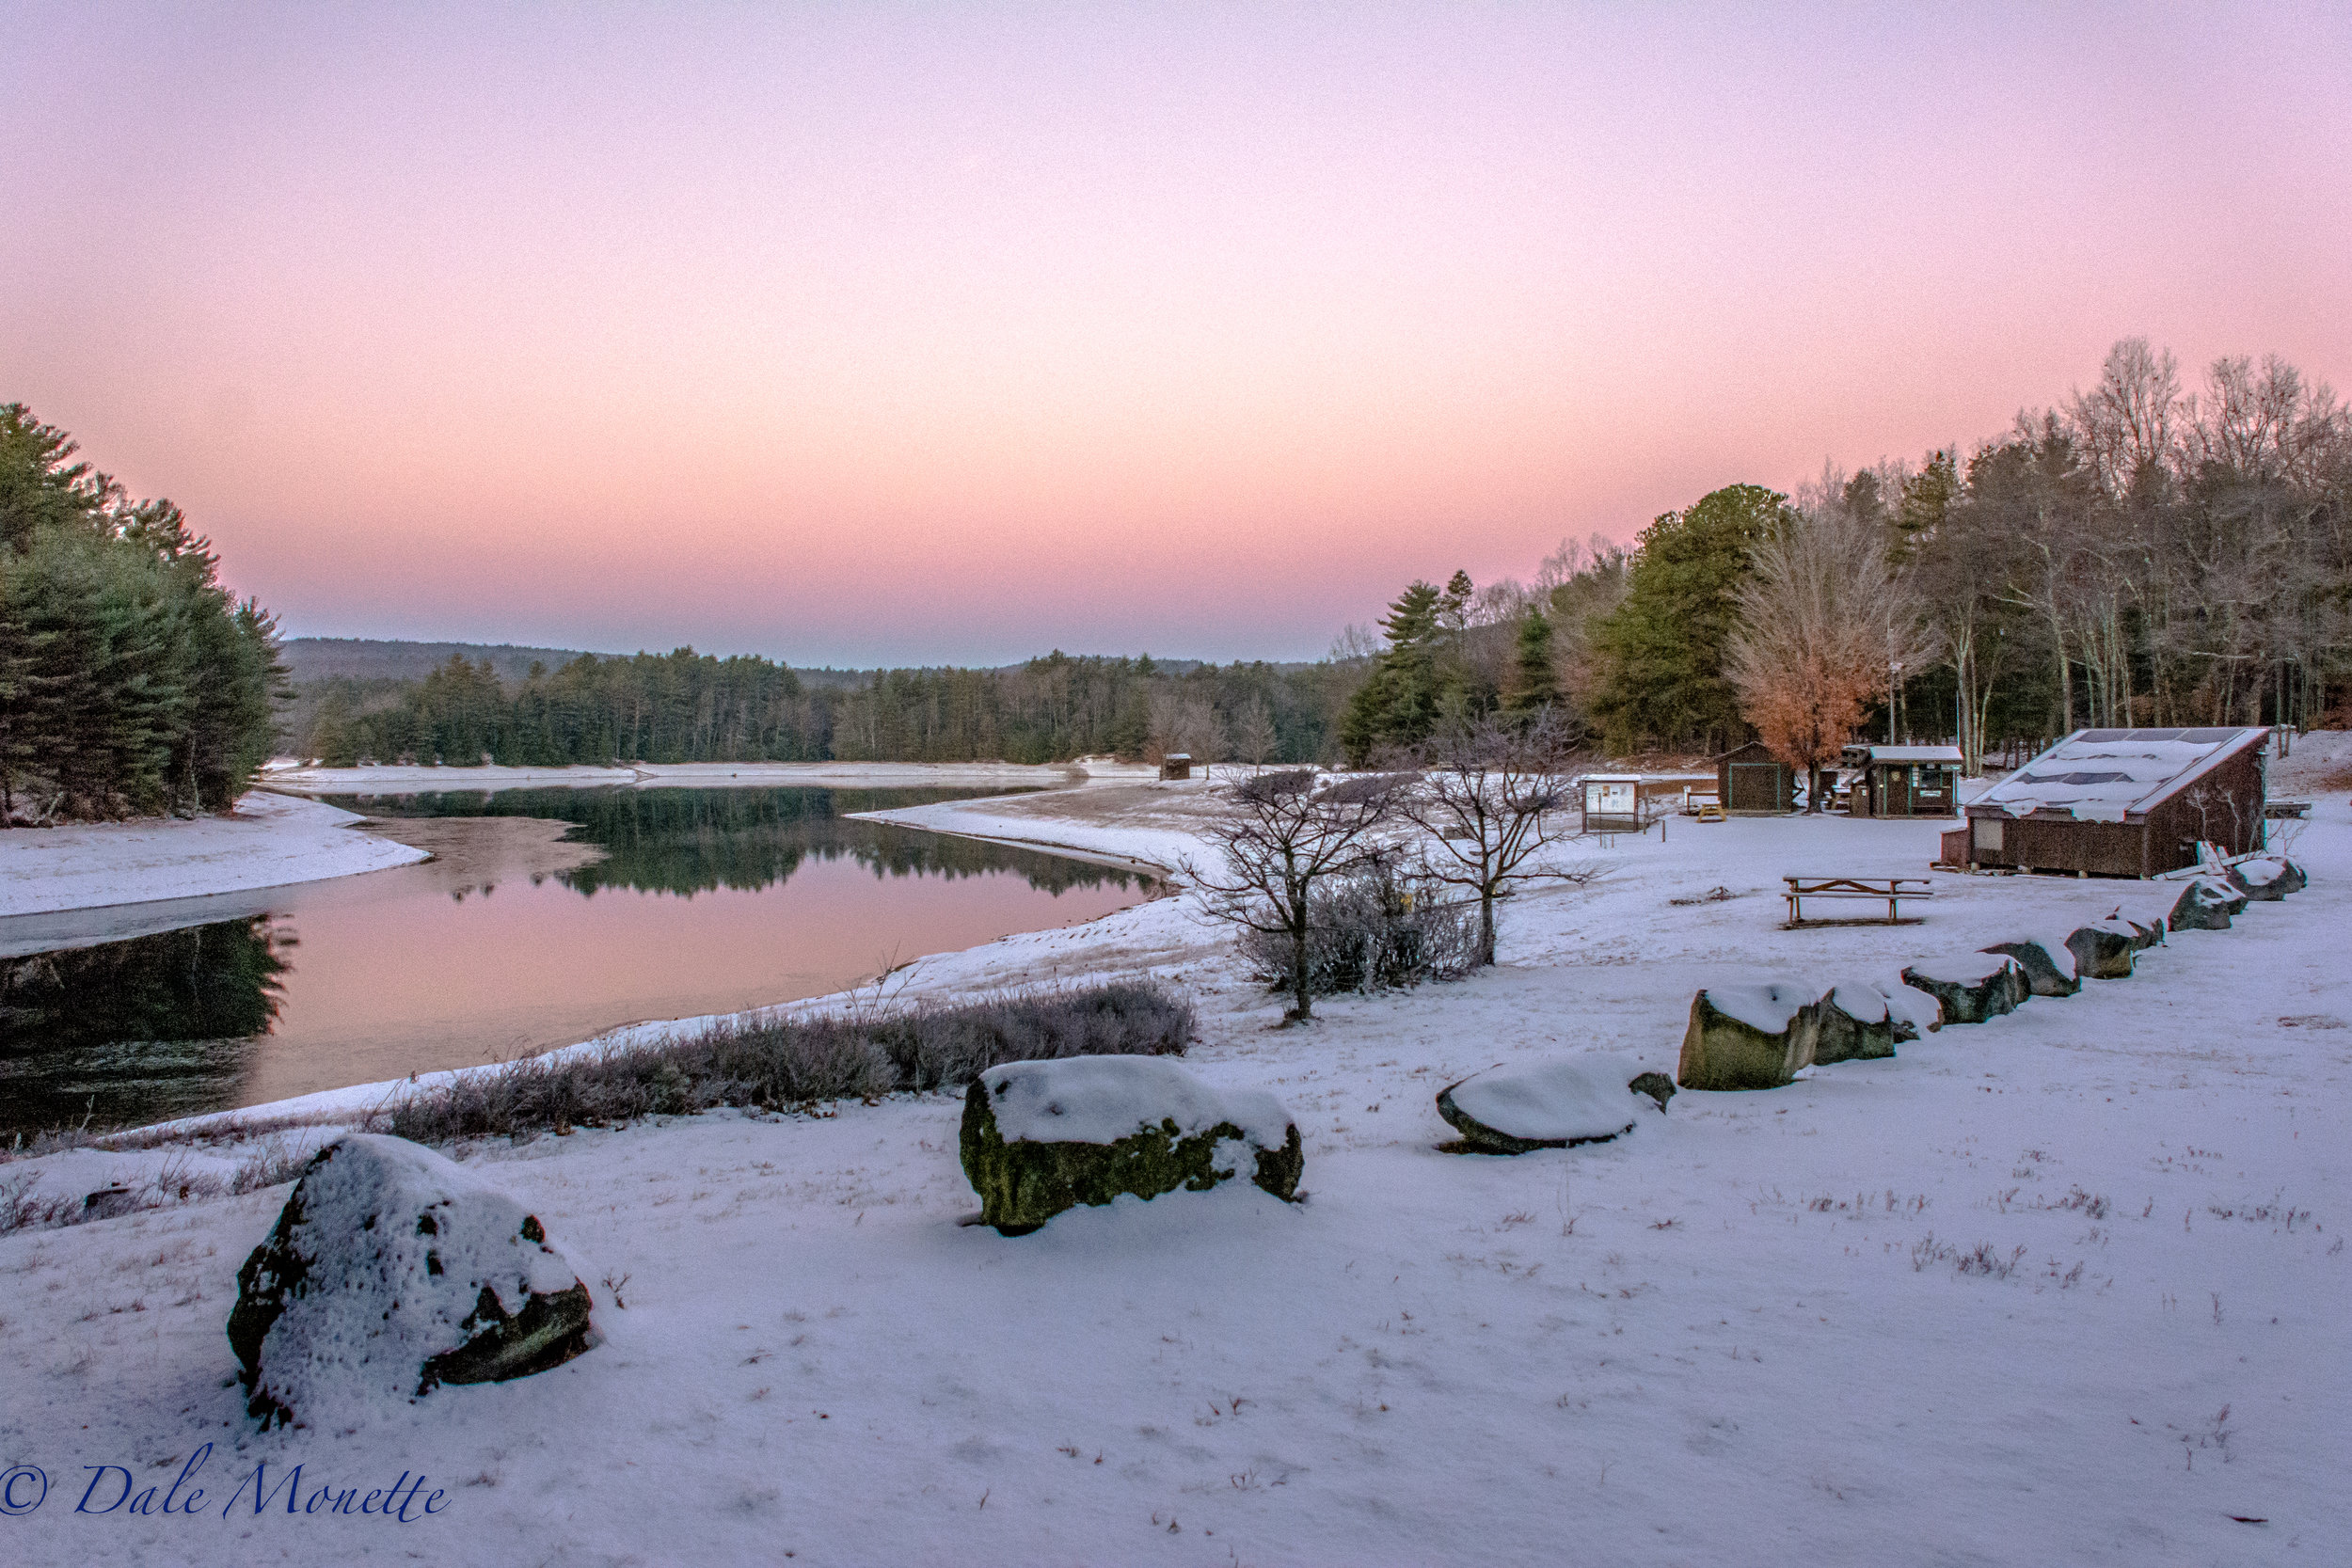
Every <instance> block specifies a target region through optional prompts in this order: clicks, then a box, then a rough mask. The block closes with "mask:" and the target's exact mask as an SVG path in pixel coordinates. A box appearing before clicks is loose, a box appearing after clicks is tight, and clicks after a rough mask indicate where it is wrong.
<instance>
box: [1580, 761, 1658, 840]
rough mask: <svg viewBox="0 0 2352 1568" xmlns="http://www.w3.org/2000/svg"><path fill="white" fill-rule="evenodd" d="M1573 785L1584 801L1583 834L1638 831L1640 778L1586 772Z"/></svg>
mask: <svg viewBox="0 0 2352 1568" xmlns="http://www.w3.org/2000/svg"><path fill="white" fill-rule="evenodd" d="M1577 783H1578V784H1579V786H1580V793H1581V797H1582V799H1583V802H1584V825H1583V831H1584V832H1588V833H1638V832H1641V831H1642V775H1640V774H1639V773H1587V774H1585V775H1584V777H1583V778H1581V779H1580V780H1578V781H1577Z"/></svg>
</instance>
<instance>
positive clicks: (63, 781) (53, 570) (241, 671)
mask: <svg viewBox="0 0 2352 1568" xmlns="http://www.w3.org/2000/svg"><path fill="white" fill-rule="evenodd" d="M76 451H77V448H76V446H75V444H74V442H73V440H72V437H71V436H68V435H67V434H66V433H65V432H64V431H62V430H59V429H57V428H56V427H55V426H53V425H46V424H43V423H41V422H40V420H37V419H36V418H34V417H33V414H32V412H31V411H30V410H29V409H27V408H26V407H25V406H24V404H21V403H10V404H0V827H8V826H14V825H16V824H18V823H20V822H56V821H71V820H86V819H93V818H112V817H129V816H159V815H163V814H166V813H171V814H176V815H180V816H194V815H197V814H199V813H203V812H217V811H225V810H227V809H228V808H229V806H230V804H231V803H232V802H233V801H234V800H236V798H237V797H238V796H239V795H241V794H243V793H244V792H245V788H246V784H248V783H249V782H250V781H251V779H252V777H253V774H254V772H255V770H256V769H257V768H260V767H261V765H262V763H263V762H264V761H266V760H267V759H268V757H269V754H270V750H271V746H272V743H273V736H274V721H273V712H272V704H273V702H274V700H275V699H276V698H277V697H278V694H279V690H280V688H281V685H282V673H283V672H282V671H281V670H280V668H279V666H278V658H277V653H276V643H275V632H276V626H275V624H274V623H273V622H272V620H271V618H270V616H269V614H268V613H267V612H266V611H265V610H262V608H261V606H260V605H258V604H256V603H254V602H253V601H251V600H249V599H248V600H246V601H244V602H242V603H240V602H239V601H238V600H237V599H236V597H235V596H234V595H233V594H230V592H229V591H228V590H227V589H226V588H224V587H222V586H221V583H220V580H219V578H218V575H217V568H218V565H219V562H218V561H217V559H216V558H215V556H214V554H213V552H212V549H211V546H210V545H209V543H208V542H207V541H206V540H204V539H203V538H201V537H199V536H198V535H197V534H196V533H194V532H193V531H191V530H190V529H189V527H188V521H187V519H186V517H184V516H183V515H182V514H181V511H180V509H179V508H178V507H176V506H174V505H172V504H171V502H169V501H167V500H147V501H141V500H134V499H131V498H130V497H129V496H128V495H126V494H125V493H124V491H123V488H122V486H121V485H120V484H119V483H116V482H115V481H114V480H113V479H111V478H109V477H108V476H107V475H105V474H103V473H101V472H99V471H98V470H97V469H95V468H93V467H91V466H90V465H89V464H88V463H87V462H82V461H77V460H76Z"/></svg>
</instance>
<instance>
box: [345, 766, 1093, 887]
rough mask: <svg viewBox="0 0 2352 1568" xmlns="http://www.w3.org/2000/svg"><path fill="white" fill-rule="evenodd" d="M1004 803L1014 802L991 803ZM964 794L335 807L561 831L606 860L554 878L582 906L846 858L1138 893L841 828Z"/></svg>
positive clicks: (931, 836)
mask: <svg viewBox="0 0 2352 1568" xmlns="http://www.w3.org/2000/svg"><path fill="white" fill-rule="evenodd" d="M998 793H1009V792H998ZM973 796H974V792H973V791H971V790H911V789H892V790H864V789H811V788H806V787H792V788H775V789H758V788H751V789H743V788H733V789H631V788H627V787H619V788H606V789H502V790H500V791H498V792H497V793H495V794H490V793H485V792H483V791H480V790H447V791H442V792H438V793H433V794H421V795H337V796H329V797H327V798H326V799H327V801H328V803H329V804H331V805H337V806H341V807H342V808H343V809H344V810H345V811H356V812H359V813H361V814H363V815H365V816H379V817H398V816H532V817H538V818H541V819H543V820H548V821H555V822H568V823H570V824H571V825H572V830H571V832H569V833H568V834H566V835H565V836H566V837H568V838H571V839H574V840H578V841H580V842H582V843H587V844H593V845H595V846H596V847H598V848H600V849H602V850H604V852H605V858H604V859H603V860H601V861H599V862H597V863H596V864H594V865H589V866H582V867H580V868H579V869H577V870H573V871H561V872H558V873H556V876H557V878H558V879H559V880H561V881H563V882H564V884H565V885H566V886H569V887H574V888H577V889H579V890H580V892H581V893H583V894H591V895H593V894H594V893H596V890H597V889H599V888H606V887H616V888H628V889H630V890H631V891H633V892H638V893H675V894H680V895H687V896H691V895H694V894H697V893H707V892H709V891H711V890H712V889H714V888H731V889H735V890H738V891H741V892H756V891H758V890H759V889H761V888H765V887H772V886H774V885H776V884H778V883H781V882H785V881H787V880H789V879H791V876H792V873H793V872H795V871H796V870H798V869H799V868H800V866H801V863H802V862H803V861H804V860H808V859H811V858H814V859H817V860H823V861H833V860H839V859H841V858H843V857H844V856H847V857H848V858H850V859H851V860H854V861H855V862H856V863H859V864H860V865H863V866H866V867H867V868H868V869H869V870H871V871H872V872H873V873H874V874H875V875H876V876H877V877H883V876H888V877H946V878H962V877H977V876H983V875H986V874H989V873H992V872H999V871H1011V872H1016V873H1018V874H1019V875H1020V876H1022V877H1023V878H1024V879H1026V880H1027V882H1028V884H1029V885H1030V886H1031V887H1033V888H1036V889H1038V890H1040V891H1041V892H1045V893H1060V892H1063V891H1064V890H1066V889H1069V888H1073V887H1088V888H1092V887H1104V886H1109V887H1117V888H1127V887H1131V886H1134V885H1135V884H1136V880H1137V879H1136V878H1135V877H1133V876H1131V875H1130V874H1128V873H1126V872H1123V871H1118V870H1113V869H1111V868H1108V867H1105V866H1099V865H1089V864H1088V863H1085V862H1083V861H1073V860H1065V859H1063V858H1061V857H1060V856H1058V855H1044V854H1037V853H1033V852H1031V851H1028V850H1025V849H1014V848H1009V847H1005V846H1002V845H995V844H982V843H979V842H977V841H975V840H972V839H962V838H946V837H942V836H941V835H939V834H936V833H928V832H919V831H915V830H911V829H904V828H894V827H890V826H888V825H886V824H883V823H878V822H852V821H844V820H842V818H843V817H845V816H848V815H849V814H850V813H852V812H862V811H880V810H883V809H885V808H889V807H895V806H919V805H930V804H933V803H935V802H937V801H941V800H971V799H972V798H973Z"/></svg>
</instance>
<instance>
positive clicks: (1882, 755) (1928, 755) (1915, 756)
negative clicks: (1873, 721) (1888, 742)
mask: <svg viewBox="0 0 2352 1568" xmlns="http://www.w3.org/2000/svg"><path fill="white" fill-rule="evenodd" d="M1868 751H1869V753H1870V760H1871V761H1872V762H1948V763H1950V764H1951V765H1952V766H1953V767H1955V768H1957V767H1959V766H1960V765H1961V764H1962V763H1963V762H1965V761H1966V760H1967V759H1966V758H1965V757H1963V756H1962V755H1961V754H1960V748H1959V747H1957V746H1872V747H1870V748H1868Z"/></svg>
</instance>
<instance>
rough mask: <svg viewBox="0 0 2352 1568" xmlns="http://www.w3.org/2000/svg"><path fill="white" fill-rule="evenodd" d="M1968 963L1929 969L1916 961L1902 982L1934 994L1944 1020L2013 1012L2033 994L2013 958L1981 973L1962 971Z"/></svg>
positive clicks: (1979, 1020)
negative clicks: (2027, 988) (1916, 963)
mask: <svg viewBox="0 0 2352 1568" xmlns="http://www.w3.org/2000/svg"><path fill="white" fill-rule="evenodd" d="M1994 956H1995V957H2002V956H2004V955H1994ZM1969 967H1971V966H1968V965H1965V964H1946V965H1939V966H1937V967H1936V968H1933V969H1929V968H1925V967H1922V966H1920V965H1913V966H1912V967H1910V968H1908V969H1905V970H1904V971H1903V984H1904V985H1906V986H1909V987H1911V988H1913V989H1914V990H1923V991H1926V992H1927V993H1928V994H1929V995H1930V996H1932V997H1934V998H1935V1003H1936V1006H1937V1008H1938V1010H1939V1011H1941V1013H1942V1014H1943V1019H1944V1022H1946V1023H1982V1022H1985V1021H1986V1020H1988V1019H1994V1018H1998V1017H2000V1016H2001V1015H2002V1014H2003V1013H2010V1012H2015V1011H2016V1010H2017V1006H2018V1004H2020V1003H2022V1002H2024V1001H2025V1000H2026V997H2028V996H2030V995H2032V994H2033V993H2032V992H2031V991H2030V990H2026V972H2025V970H2024V969H2023V968H2022V967H2020V966H2019V964H2018V962H2017V960H2016V959H2014V958H2010V959H2009V961H2008V962H2006V963H2004V964H2002V965H2000V966H1999V967H1998V968H1996V969H1994V970H1991V971H1990V972H1987V973H1984V974H1967V973H1963V971H1964V970H1966V969H1967V968H1969Z"/></svg>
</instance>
